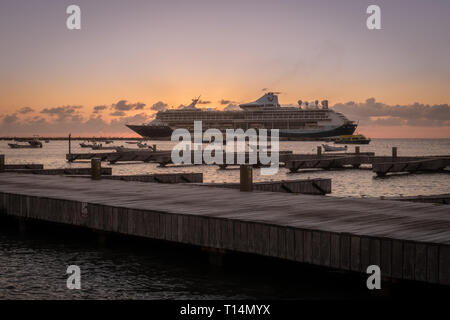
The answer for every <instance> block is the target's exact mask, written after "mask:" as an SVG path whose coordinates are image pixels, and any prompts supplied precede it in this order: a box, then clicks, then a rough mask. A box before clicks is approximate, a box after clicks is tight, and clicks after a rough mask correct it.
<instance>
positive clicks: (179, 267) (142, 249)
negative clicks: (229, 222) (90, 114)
mask: <svg viewBox="0 0 450 320" xmlns="http://www.w3.org/2000/svg"><path fill="white" fill-rule="evenodd" d="M78 143H79V142H78V141H75V142H73V143H72V152H86V149H82V148H80V147H79V146H78ZM151 143H152V142H151ZM155 143H156V144H158V147H159V149H161V150H162V149H169V148H170V146H171V145H173V144H172V143H170V142H155ZM114 145H125V143H124V142H123V141H116V142H114ZM317 145H319V143H316V142H281V146H280V149H281V150H292V151H294V152H296V153H314V152H315V150H316V146H317ZM393 146H396V147H398V150H399V151H398V154H399V155H405V156H414V155H439V154H450V139H440V140H419V139H417V140H412V139H408V140H406V139H405V140H393V139H392V140H382V139H376V140H373V141H372V142H371V144H370V145H369V146H362V147H361V151H362V152H364V151H373V152H376V154H377V155H390V153H391V148H392V147H393ZM66 152H67V142H64V141H50V143H47V144H44V148H43V149H22V150H21V149H16V150H13V149H9V148H8V147H7V142H6V141H0V153H2V154H5V155H6V161H7V163H43V164H44V165H45V166H46V167H47V168H59V167H86V166H88V164H87V163H74V164H69V163H67V162H66V161H65V154H66ZM112 168H113V173H114V174H144V173H155V172H203V173H204V179H205V181H206V182H212V181H215V182H223V181H227V182H231V181H238V179H239V171H238V170H232V169H230V170H218V168H217V167H216V166H195V167H182V168H158V167H157V166H156V165H155V164H141V163H134V164H117V165H113V166H112ZM314 177H323V178H325V177H327V178H328V177H329V178H332V188H333V193H332V194H331V196H352V197H360V196H382V195H386V196H387V195H419V194H423V195H425V194H439V193H449V192H450V175H448V174H442V173H437V174H411V175H401V176H397V177H390V178H387V179H378V178H374V174H373V173H372V172H371V171H370V170H342V171H330V172H326V171H314V172H303V173H296V174H290V173H288V171H287V170H285V169H283V168H281V169H280V172H279V174H278V175H277V176H273V177H266V176H260V175H259V173H258V170H257V171H256V172H255V180H257V181H262V180H270V179H273V180H280V179H299V178H314ZM247 259H248V258H247ZM250 259H256V258H250ZM258 259H259V258H258ZM71 264H76V265H79V266H80V267H81V270H82V290H79V291H71V290H68V289H67V288H66V279H67V275H66V268H67V266H68V265H71ZM369 296H370V295H369V293H368V290H367V289H366V287H365V279H360V278H354V277H347V276H344V275H342V274H336V273H334V272H331V271H320V272H316V271H315V270H310V269H308V268H305V269H303V267H302V268H300V267H299V266H298V265H296V266H295V267H292V266H291V267H290V266H287V267H286V265H284V264H283V266H282V267H280V266H278V265H277V263H276V262H272V261H269V260H267V259H265V260H264V259H262V260H260V261H259V260H258V261H257V262H255V261H245V260H242V259H241V258H239V259H236V260H235V261H234V262H233V263H231V264H230V265H229V266H226V267H225V268H217V267H214V266H211V265H209V264H208V263H207V259H206V255H205V254H204V253H200V252H197V251H195V250H194V251H192V250H190V249H184V248H167V247H166V246H162V247H161V246H159V245H155V244H154V243H147V242H144V243H142V242H139V244H136V243H129V241H125V242H122V241H115V242H114V244H113V245H109V246H107V247H99V246H98V243H97V241H96V239H95V238H94V237H92V236H91V235H85V234H79V233H74V234H73V235H71V234H70V233H66V232H63V233H57V234H55V232H54V231H52V229H51V228H50V229H46V230H41V229H40V227H37V228H32V229H31V231H29V232H27V233H26V234H25V235H23V234H22V235H20V234H19V233H18V232H17V231H16V230H15V229H14V228H13V229H11V228H10V227H6V226H5V225H3V222H0V299H72V298H75V299H85V298H97V299H243V298H263V299H273V298H276V299H278V298H281V299H292V298H313V299H314V298H355V297H357V298H364V297H369Z"/></svg>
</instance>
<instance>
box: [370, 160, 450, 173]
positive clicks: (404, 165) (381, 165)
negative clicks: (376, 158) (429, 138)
mask: <svg viewBox="0 0 450 320" xmlns="http://www.w3.org/2000/svg"><path fill="white" fill-rule="evenodd" d="M447 166H450V157H435V158H420V159H414V160H406V161H405V160H402V159H394V161H389V162H377V163H373V164H372V171H373V172H375V173H376V174H377V176H385V175H386V174H387V173H398V172H409V173H411V172H422V171H428V172H430V171H431V172H436V171H442V170H444V169H445V168H446V167H447Z"/></svg>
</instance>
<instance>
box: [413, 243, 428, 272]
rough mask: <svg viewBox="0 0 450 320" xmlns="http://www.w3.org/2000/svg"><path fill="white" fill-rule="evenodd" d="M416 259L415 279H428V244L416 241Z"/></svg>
mask: <svg viewBox="0 0 450 320" xmlns="http://www.w3.org/2000/svg"><path fill="white" fill-rule="evenodd" d="M415 245H416V250H415V252H416V259H415V268H414V279H415V280H418V281H426V280H427V245H426V244H423V243H416V244H415Z"/></svg>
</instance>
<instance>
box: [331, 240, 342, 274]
mask: <svg viewBox="0 0 450 320" xmlns="http://www.w3.org/2000/svg"><path fill="white" fill-rule="evenodd" d="M340 256H341V237H340V235H339V234H336V233H332V234H331V235H330V266H331V267H333V268H340V266H341V261H340V260H341V259H340Z"/></svg>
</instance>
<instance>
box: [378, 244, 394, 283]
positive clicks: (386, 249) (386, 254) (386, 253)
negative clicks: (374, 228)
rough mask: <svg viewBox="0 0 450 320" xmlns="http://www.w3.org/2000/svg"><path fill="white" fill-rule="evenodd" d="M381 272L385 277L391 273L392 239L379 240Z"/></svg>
mask: <svg viewBox="0 0 450 320" xmlns="http://www.w3.org/2000/svg"><path fill="white" fill-rule="evenodd" d="M380 259H381V261H380V268H381V274H382V275H383V276H386V277H390V276H391V275H392V241H391V240H389V239H382V240H381V255H380Z"/></svg>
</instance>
